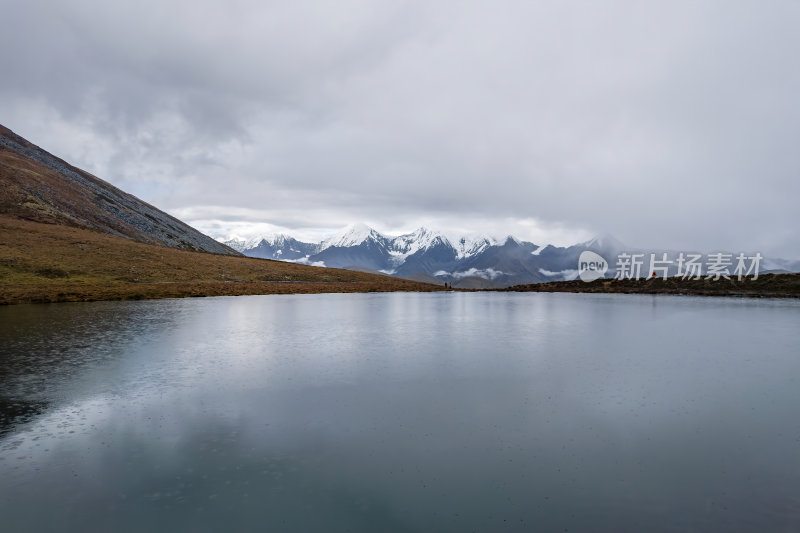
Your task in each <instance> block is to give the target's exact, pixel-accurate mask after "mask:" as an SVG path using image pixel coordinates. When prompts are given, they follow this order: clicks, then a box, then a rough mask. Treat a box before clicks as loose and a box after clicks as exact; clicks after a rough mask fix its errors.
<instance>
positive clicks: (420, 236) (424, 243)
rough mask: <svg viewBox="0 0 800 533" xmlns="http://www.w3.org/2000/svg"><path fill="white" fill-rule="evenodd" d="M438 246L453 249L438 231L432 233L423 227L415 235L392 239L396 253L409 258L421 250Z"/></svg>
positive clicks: (392, 245)
mask: <svg viewBox="0 0 800 533" xmlns="http://www.w3.org/2000/svg"><path fill="white" fill-rule="evenodd" d="M437 244H444V245H446V246H451V247H452V244H450V241H449V240H447V237H445V236H444V235H442V234H441V233H439V232H438V231H431V230H429V229H428V228H426V227H421V228H419V229H417V230H416V231H414V232H413V233H407V234H405V235H400V236H399V237H395V238H394V239H392V241H391V248H392V251H394V252H397V253H400V254H404V255H406V256H408V255H412V254H414V253H416V252H418V251H419V250H427V249H428V248H431V247H433V246H436V245H437Z"/></svg>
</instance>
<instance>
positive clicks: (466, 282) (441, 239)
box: [225, 224, 800, 288]
mask: <svg viewBox="0 0 800 533" xmlns="http://www.w3.org/2000/svg"><path fill="white" fill-rule="evenodd" d="M225 244H227V245H228V246H230V247H231V248H233V249H235V250H238V251H240V252H242V253H243V254H245V255H248V256H251V257H262V258H266V259H277V260H282V261H293V262H299V263H306V264H310V265H316V266H328V267H334V268H359V269H366V270H372V271H378V272H382V273H384V274H389V275H393V276H399V277H415V276H420V275H424V276H433V277H435V278H437V279H439V280H441V281H442V282H445V281H446V282H450V283H453V284H454V286H456V287H458V286H459V285H461V286H464V287H476V288H480V287H487V288H488V287H501V286H508V285H515V284H521V283H538V282H546V281H561V280H568V279H575V278H576V277H577V276H578V271H577V267H578V258H579V257H580V255H581V253H582V252H584V251H585V250H592V251H594V252H596V253H598V254H600V255H601V256H603V257H604V258H606V259H607V261H608V263H609V272H608V274H607V275H608V276H613V274H614V272H615V268H616V258H617V256H618V255H619V253H620V252H629V253H640V254H643V255H644V257H646V258H649V257H650V253H657V252H656V251H648V250H632V249H630V248H628V247H626V246H625V245H624V244H623V243H621V242H620V241H618V240H617V239H615V238H614V237H613V236H611V235H600V236H598V237H595V238H594V239H591V240H589V241H586V242H583V243H579V244H575V245H572V246H567V247H558V246H553V245H546V246H538V245H536V244H533V243H531V242H527V241H522V240H520V239H517V238H515V237H514V236H512V235H509V236H508V237H506V238H505V239H502V240H498V239H494V238H492V237H488V236H477V237H476V236H472V237H459V238H456V239H450V238H448V237H447V236H445V235H444V234H443V233H441V232H438V231H434V230H431V229H428V228H424V227H423V228H419V229H417V230H416V231H414V232H412V233H407V234H404V235H399V236H396V237H393V236H386V235H383V234H381V233H380V232H378V231H376V230H374V229H373V228H370V227H369V226H367V225H365V224H352V225H349V226H347V227H345V228H343V229H342V230H341V231H339V232H337V233H336V234H334V235H332V236H330V237H328V238H327V239H325V240H323V241H322V242H319V243H307V242H302V241H298V240H297V239H294V238H292V237H290V236H287V235H282V234H278V235H269V236H265V237H262V238H259V239H251V240H231V241H227V242H225ZM671 254H672V255H671V256H673V257H674V256H676V255H677V254H676V253H673V252H671ZM773 268H774V269H781V270H787V271H798V270H800V263H798V262H793V261H783V260H774V259H767V258H765V259H764V262H763V265H762V269H761V271H762V272H763V271H766V270H768V269H773ZM676 270H677V267H676V266H674V265H673V266H672V267H671V269H670V275H675V273H676ZM642 271H643V272H645V274H643V275H646V271H647V268H646V267H644V268H643V270H642Z"/></svg>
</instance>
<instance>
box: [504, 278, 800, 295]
mask: <svg viewBox="0 0 800 533" xmlns="http://www.w3.org/2000/svg"><path fill="white" fill-rule="evenodd" d="M499 291H502V292H575V293H578V292H580V293H601V294H670V295H680V296H729V297H742V298H800V274H762V275H760V276H758V278H757V279H752V277H749V278H743V279H742V280H741V281H740V280H737V279H736V278H731V279H725V278H720V279H718V280H710V279H705V278H703V279H699V280H694V279H691V280H685V279H681V278H667V279H663V278H653V279H625V280H618V279H605V278H601V279H598V280H595V281H591V282H588V283H587V282H584V281H580V280H574V281H553V282H549V283H533V284H529V285H515V286H513V287H508V288H506V289H499Z"/></svg>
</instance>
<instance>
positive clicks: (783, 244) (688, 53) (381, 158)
mask: <svg viewBox="0 0 800 533" xmlns="http://www.w3.org/2000/svg"><path fill="white" fill-rule="evenodd" d="M3 13H4V16H3V17H2V19H0V45H2V46H3V49H4V50H13V51H14V52H13V53H8V54H4V55H3V57H2V58H0V68H2V72H3V80H4V81H3V84H2V85H0V116H2V122H3V123H4V124H6V125H7V126H9V127H10V128H12V129H13V130H15V131H17V132H18V133H20V134H21V135H23V136H25V137H27V138H35V139H38V140H39V142H41V144H42V145H43V146H47V147H48V148H52V150H53V152H54V153H56V154H57V155H58V156H60V157H63V158H65V159H67V160H69V161H72V162H74V163H75V164H76V165H78V166H80V167H83V168H86V169H87V170H90V171H92V172H93V173H95V174H97V175H99V176H101V177H103V178H105V179H108V180H109V181H110V182H112V183H113V184H115V185H117V186H119V187H121V188H123V189H124V190H129V191H131V192H132V193H134V194H135V195H137V196H138V197H140V198H142V199H144V200H146V201H148V202H151V203H154V204H156V205H160V206H164V207H165V208H166V209H167V210H168V211H169V212H170V213H171V214H173V215H176V216H178V217H180V218H182V219H185V220H186V221H187V222H189V223H191V224H193V225H195V226H197V227H199V229H201V230H204V231H206V232H209V233H211V234H212V235H213V236H215V237H226V236H231V235H234V234H236V235H244V234H245V233H250V234H251V235H250V236H255V235H254V234H255V233H262V232H265V230H267V231H269V230H281V229H284V230H291V231H293V232H294V233H295V234H297V235H301V234H302V235H303V236H304V237H303V238H306V239H309V240H316V238H317V237H322V236H323V235H324V234H326V233H327V232H329V231H330V230H331V229H332V228H336V227H340V226H342V225H344V224H345V223H347V222H348V221H351V220H368V221H370V222H371V223H373V225H375V226H376V227H378V228H379V229H380V230H381V231H384V232H392V233H399V232H408V231H411V230H413V228H415V227H418V226H419V225H426V226H429V227H439V228H443V229H445V230H448V231H452V232H455V233H458V232H470V231H486V232H488V233H512V234H514V235H518V236H519V237H520V238H523V239H525V240H528V241H531V242H555V243H559V244H563V245H566V244H568V243H571V242H577V241H579V240H581V239H588V238H589V236H591V235H593V234H596V233H601V232H610V233H613V234H615V235H618V236H619V237H620V238H621V239H622V240H624V241H625V242H629V243H632V244H635V245H638V246H661V247H669V248H701V249H714V248H718V249H754V248H758V249H760V250H761V251H763V252H764V253H772V254H774V255H779V256H785V257H793V258H800V242H798V239H797V238H796V228H797V227H800V210H798V209H797V208H796V202H797V200H796V199H797V198H798V197H800V181H799V180H797V176H798V172H800V155H798V151H797V149H796V146H797V143H798V140H800V106H797V105H796V95H797V94H800V56H799V55H798V54H797V53H796V51H797V50H798V49H800V32H797V31H796V21H797V20H798V19H800V4H797V3H794V2H775V3H770V4H769V5H768V6H765V5H763V4H757V3H742V2H737V3H731V2H724V1H705V0H701V1H680V0H679V1H676V2H669V3H659V4H656V3H635V2H627V1H621V0H612V1H610V2H603V3H596V4H587V3H578V2H569V1H568V2H546V3H545V2H527V1H526V2H523V1H509V2H501V3H499V4H498V3H492V4H487V3H485V2H473V1H465V2H433V3H432V2H421V1H410V2H402V3H400V2H383V3H375V2H367V1H355V0H344V1H343V2H336V3H327V4H325V3H319V2H305V1H299V2H290V3H264V2H250V1H235V2H211V1H208V0H193V1H191V2H189V1H186V0H179V1H176V2H170V3H168V4H165V3H163V2H155V1H151V0H144V1H137V2H131V1H129V0H121V1H118V2H113V3H107V4H103V3H97V2H90V1H88V0H67V1H64V2H58V3H52V2H44V1H41V0H30V1H26V2H5V3H4V5H3ZM254 228H255V229H254Z"/></svg>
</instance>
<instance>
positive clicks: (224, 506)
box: [0, 294, 800, 532]
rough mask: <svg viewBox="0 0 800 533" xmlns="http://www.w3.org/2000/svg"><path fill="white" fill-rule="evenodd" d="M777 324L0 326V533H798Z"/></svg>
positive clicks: (251, 301)
mask: <svg viewBox="0 0 800 533" xmlns="http://www.w3.org/2000/svg"><path fill="white" fill-rule="evenodd" d="M799 346H800V302H793V301H762V300H738V299H712V298H707V299H703V298H690V297H652V296H644V297H640V296H620V295H579V294H388V295H344V294H343V295H304V296H252V297H248V296H243V297H238V298H212V299H186V300H162V301H146V302H127V303H125V302H116V303H113V302H112V303H93V304H61V305H39V306H18V307H6V308H0V411H2V417H3V418H2V420H1V422H2V423H0V531H3V532H6V531H7V532H26V531H36V532H43V531H76V532H78V531H79V532H91V531H116V532H126V531H171V532H174V531H200V532H203V531H214V532H217V531H276V532H338V531H363V532H383V531H387V532H388V531H398V532H404V531H419V532H429V531H430V532H434V531H435V532H449V531H459V532H460V531H479V532H502V531H604V532H605V531H609V532H625V531H631V532H659V531H703V532H705V531H725V532H736V531H759V532H767V531H781V532H784V531H800V348H799Z"/></svg>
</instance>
